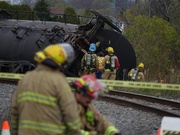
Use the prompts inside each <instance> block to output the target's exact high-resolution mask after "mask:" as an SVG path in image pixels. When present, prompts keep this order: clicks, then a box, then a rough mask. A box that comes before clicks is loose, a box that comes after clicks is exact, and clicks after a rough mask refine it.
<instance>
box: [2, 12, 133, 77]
mask: <svg viewBox="0 0 180 135" xmlns="http://www.w3.org/2000/svg"><path fill="white" fill-rule="evenodd" d="M92 12H93V13H94V16H93V17H92V18H91V19H90V20H89V22H88V23H87V24H85V25H74V24H65V23H60V22H47V21H46V22H43V21H28V20H10V19H8V20H0V72H12V73H25V72H27V71H29V70H31V69H33V68H35V65H36V63H35V61H34V60H33V57H34V54H35V52H37V51H39V50H42V49H43V48H45V47H46V46H48V45H49V44H55V43H64V42H66V43H70V44H71V45H72V46H73V48H74V50H75V57H74V59H73V60H72V61H71V62H70V63H67V64H66V65H65V66H64V67H63V68H62V70H63V72H64V73H65V74H66V75H67V76H78V72H79V69H80V61H81V59H82V57H83V55H84V53H85V52H86V51H88V48H89V44H90V43H92V42H93V43H97V42H98V43H99V45H98V47H97V51H105V50H106V48H107V47H109V46H111V47H113V48H114V50H115V55H117V57H118V58H119V61H120V63H121V68H120V69H119V70H118V72H117V79H125V78H126V74H125V72H124V71H128V70H130V69H131V68H133V67H135V66H136V56H135V52H134V50H133V48H132V46H131V44H130V43H129V41H128V40H127V39H126V38H125V37H124V36H123V35H122V33H121V30H120V29H119V28H118V27H116V26H115V25H114V24H113V23H112V22H110V21H109V20H108V19H107V18H106V17H104V16H102V15H100V14H99V13H97V12H95V11H92ZM107 25H108V28H107V27H106V26H107Z"/></svg>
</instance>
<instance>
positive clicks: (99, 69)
mask: <svg viewBox="0 0 180 135" xmlns="http://www.w3.org/2000/svg"><path fill="white" fill-rule="evenodd" d="M97 61H98V64H97V67H96V70H97V72H96V78H98V79H102V74H103V73H104V67H105V58H104V53H103V52H99V55H98V56H97Z"/></svg>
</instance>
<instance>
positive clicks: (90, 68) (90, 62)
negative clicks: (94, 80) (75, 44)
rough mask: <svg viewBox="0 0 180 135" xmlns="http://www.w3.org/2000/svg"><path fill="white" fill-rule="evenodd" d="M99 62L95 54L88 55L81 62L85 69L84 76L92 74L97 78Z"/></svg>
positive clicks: (89, 53)
mask: <svg viewBox="0 0 180 135" xmlns="http://www.w3.org/2000/svg"><path fill="white" fill-rule="evenodd" d="M97 64H98V60H97V55H96V54H95V53H94V52H88V53H86V54H85V55H84V56H83V58H82V60H81V68H83V69H84V71H83V73H82V75H83V74H84V75H85V74H91V75H94V76H95V73H96V68H97Z"/></svg>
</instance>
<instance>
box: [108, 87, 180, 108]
mask: <svg viewBox="0 0 180 135" xmlns="http://www.w3.org/2000/svg"><path fill="white" fill-rule="evenodd" d="M108 94H109V95H117V96H121V97H122V96H124V97H128V98H135V99H140V100H145V101H149V102H152V103H159V104H163V105H168V106H172V107H176V108H180V102H177V101H172V100H168V99H164V98H158V97H154V96H147V95H142V94H137V93H130V92H124V91H116V90H109V92H108Z"/></svg>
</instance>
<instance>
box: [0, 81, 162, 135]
mask: <svg viewBox="0 0 180 135" xmlns="http://www.w3.org/2000/svg"><path fill="white" fill-rule="evenodd" d="M15 88H16V85H10V84H5V83H0V125H2V122H3V120H5V119H6V120H9V121H10V118H9V109H10V103H11V98H12V93H13V92H14V89H15ZM93 103H94V104H95V105H96V107H97V109H98V111H99V112H101V113H102V114H103V115H104V116H105V117H106V118H107V119H108V120H109V121H111V122H112V123H113V124H114V125H115V126H116V127H117V128H118V129H119V130H120V132H122V133H123V135H157V129H158V128H159V127H160V123H161V119H162V116H157V115H156V114H153V113H149V112H143V111H141V110H136V109H134V108H131V107H124V106H119V105H115V104H112V103H108V102H106V101H101V100H95V101H93Z"/></svg>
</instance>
